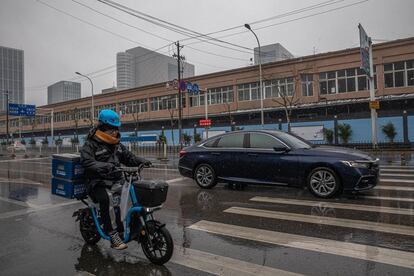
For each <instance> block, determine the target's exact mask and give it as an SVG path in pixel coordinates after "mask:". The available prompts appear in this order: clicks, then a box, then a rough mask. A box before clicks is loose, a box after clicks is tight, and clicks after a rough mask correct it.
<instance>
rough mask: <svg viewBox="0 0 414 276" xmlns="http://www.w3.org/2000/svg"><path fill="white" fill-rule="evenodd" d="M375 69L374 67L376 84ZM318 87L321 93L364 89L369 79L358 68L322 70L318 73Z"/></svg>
mask: <svg viewBox="0 0 414 276" xmlns="http://www.w3.org/2000/svg"><path fill="white" fill-rule="evenodd" d="M375 71H376V70H375V67H374V77H375V81H374V83H375V84H376V75H375ZM375 88H376V85H375ZM319 89H320V94H321V95H326V94H337V93H345V92H354V91H364V90H367V89H369V79H368V78H367V75H366V74H365V71H363V70H362V69H360V68H350V69H343V70H337V71H330V72H323V73H320V74H319Z"/></svg>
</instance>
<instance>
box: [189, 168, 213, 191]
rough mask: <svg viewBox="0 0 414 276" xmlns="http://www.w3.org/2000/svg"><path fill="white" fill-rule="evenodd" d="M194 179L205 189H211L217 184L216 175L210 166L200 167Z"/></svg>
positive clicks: (196, 170)
mask: <svg viewBox="0 0 414 276" xmlns="http://www.w3.org/2000/svg"><path fill="white" fill-rule="evenodd" d="M194 179H195V181H196V182H197V184H198V186H200V187H201V188H203V189H211V188H213V187H214V186H216V184H217V178H216V173H215V172H214V169H213V167H211V166H210V165H208V164H201V165H198V166H197V168H196V169H195V172H194Z"/></svg>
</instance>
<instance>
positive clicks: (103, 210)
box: [89, 186, 124, 235]
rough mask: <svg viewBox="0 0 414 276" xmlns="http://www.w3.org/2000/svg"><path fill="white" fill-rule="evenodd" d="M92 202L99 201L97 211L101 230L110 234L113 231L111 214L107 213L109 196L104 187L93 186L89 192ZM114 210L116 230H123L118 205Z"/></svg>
mask: <svg viewBox="0 0 414 276" xmlns="http://www.w3.org/2000/svg"><path fill="white" fill-rule="evenodd" d="M89 195H90V196H91V198H92V200H93V202H95V203H99V211H100V217H101V222H102V223H103V230H104V231H105V233H106V234H107V235H110V234H111V233H112V232H114V229H113V228H112V223H111V216H110V215H109V204H110V203H109V196H108V193H107V192H106V188H105V187H102V186H95V187H94V188H93V189H92V191H91V192H90V193H89ZM114 212H115V221H116V225H117V226H118V227H117V231H118V232H124V226H123V225H122V221H121V210H120V208H119V206H116V207H114Z"/></svg>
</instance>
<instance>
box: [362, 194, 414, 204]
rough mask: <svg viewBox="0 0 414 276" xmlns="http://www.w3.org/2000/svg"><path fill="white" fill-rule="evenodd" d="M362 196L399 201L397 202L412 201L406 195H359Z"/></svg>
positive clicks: (413, 200)
mask: <svg viewBox="0 0 414 276" xmlns="http://www.w3.org/2000/svg"><path fill="white" fill-rule="evenodd" d="M361 197H362V198H366V199H377V200H392V201H399V202H410V203H412V202H414V199H412V198H406V197H389V196H365V195H361Z"/></svg>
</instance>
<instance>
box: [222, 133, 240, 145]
mask: <svg viewBox="0 0 414 276" xmlns="http://www.w3.org/2000/svg"><path fill="white" fill-rule="evenodd" d="M243 140H244V133H243V134H230V135H224V136H222V137H221V138H220V141H219V142H218V144H217V147H218V148H243Z"/></svg>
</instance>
